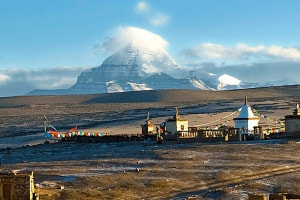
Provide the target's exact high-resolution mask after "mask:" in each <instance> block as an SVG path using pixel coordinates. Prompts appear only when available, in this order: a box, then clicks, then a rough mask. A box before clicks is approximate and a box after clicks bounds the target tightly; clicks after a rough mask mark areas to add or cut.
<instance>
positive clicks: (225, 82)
mask: <svg viewBox="0 0 300 200" xmlns="http://www.w3.org/2000/svg"><path fill="white" fill-rule="evenodd" d="M218 81H219V84H218V86H217V90H223V89H224V88H226V87H227V89H228V86H229V87H232V88H235V89H240V83H241V80H239V79H237V78H235V77H233V76H230V75H228V74H223V75H221V76H220V77H219V78H218Z"/></svg>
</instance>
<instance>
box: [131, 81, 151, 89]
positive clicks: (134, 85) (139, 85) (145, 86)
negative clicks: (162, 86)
mask: <svg viewBox="0 0 300 200" xmlns="http://www.w3.org/2000/svg"><path fill="white" fill-rule="evenodd" d="M127 83H128V84H129V85H130V86H131V87H132V89H133V90H134V91H141V90H153V89H152V88H150V87H148V86H147V85H146V84H144V83H142V84H138V83H132V82H127Z"/></svg>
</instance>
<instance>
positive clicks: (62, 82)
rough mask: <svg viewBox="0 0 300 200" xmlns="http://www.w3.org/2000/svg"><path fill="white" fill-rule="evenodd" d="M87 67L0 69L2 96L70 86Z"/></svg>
mask: <svg viewBox="0 0 300 200" xmlns="http://www.w3.org/2000/svg"><path fill="white" fill-rule="evenodd" d="M86 69H88V68H87V67H78V68H76V67H56V68H44V69H39V70H22V69H4V70H0V97H3V96H17V95H24V94H25V93H27V92H29V91H31V90H34V89H60V88H68V87H70V86H71V85H73V84H74V83H75V82H76V79H77V76H78V75H79V74H80V73H81V72H82V71H84V70H86Z"/></svg>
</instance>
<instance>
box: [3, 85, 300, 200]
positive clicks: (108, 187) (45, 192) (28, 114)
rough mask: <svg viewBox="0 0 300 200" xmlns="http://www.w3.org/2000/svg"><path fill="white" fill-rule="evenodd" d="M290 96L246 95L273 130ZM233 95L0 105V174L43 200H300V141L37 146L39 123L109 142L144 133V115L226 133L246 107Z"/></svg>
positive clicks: (292, 100)
mask: <svg viewBox="0 0 300 200" xmlns="http://www.w3.org/2000/svg"><path fill="white" fill-rule="evenodd" d="M296 89H297V90H295V91H296V92H295V91H294V90H293V88H292V89H291V88H288V91H290V93H291V94H289V96H285V95H284V94H283V93H278V91H277V90H274V89H273V88H271V89H270V90H268V91H266V90H263V91H260V92H258V91H256V90H249V91H247V92H246V93H248V94H252V95H253V96H254V95H256V96H255V98H254V97H253V98H249V104H250V105H251V106H252V107H253V108H254V109H256V110H257V111H259V113H261V114H263V115H266V116H268V117H269V118H263V117H261V118H260V119H261V120H260V125H268V126H277V125H275V122H276V121H278V120H279V121H282V120H283V119H284V116H285V115H289V114H292V111H293V109H294V108H295V104H296V102H297V101H298V100H297V96H296V97H294V96H293V95H294V94H297V95H298V96H299V94H298V92H297V91H298V86H297V87H296ZM273 90H274V91H273ZM280 91H282V92H283V91H285V92H286V91H287V88H280ZM172 92H173V91H172ZM238 92H239V93H238V94H245V91H238ZM232 93H233V92H230V91H229V93H228V94H227V96H226V98H225V97H223V96H222V94H223V93H217V95H215V94H214V93H212V94H210V96H205V95H203V96H201V97H199V95H200V93H199V92H198V91H197V93H195V94H194V96H193V98H194V99H189V101H188V102H185V101H183V100H180V101H179V100H178V102H176V101H175V100H174V99H172V101H171V102H169V101H165V100H164V101H161V102H132V103H130V102H126V103H106V102H100V103H97V102H98V101H100V100H101V98H102V97H101V98H100V97H98V96H97V95H96V96H79V97H76V96H67V97H63V96H61V97H16V98H2V99H1V98H0V111H1V112H0V125H1V129H0V158H1V168H2V169H3V170H20V171H33V172H34V176H35V189H36V192H38V193H39V194H40V199H41V200H50V199H51V200H53V199H54V200H55V199H56V200H67V199H68V200H71V199H72V200H79V199H80V200H81V199H87V200H92V199H228V200H229V199H245V200H246V199H248V194H249V193H263V194H268V193H281V192H283V193H294V194H300V184H299V182H300V157H299V155H300V139H299V140H297V139H296V140H295V139H294V140H287V139H276V140H275V139H272V140H261V141H255V142H251V141H246V142H237V143H226V142H221V143H214V144H204V143H186V144H184V143H174V142H168V143H163V144H160V145H158V144H157V143H156V142H155V141H139V142H116V143H72V142H69V143H60V142H52V143H50V144H43V142H44V137H43V135H42V132H43V115H44V114H45V115H47V117H48V119H49V120H50V121H51V123H52V124H53V125H55V127H57V128H58V129H59V130H67V129H68V128H71V127H72V126H74V125H75V124H76V125H78V128H79V129H80V130H83V131H97V132H102V133H108V134H121V133H124V134H132V133H133V134H136V133H141V127H140V125H141V124H143V123H144V122H145V119H146V117H147V113H148V112H150V117H151V119H152V122H153V123H155V124H159V123H161V122H163V121H164V120H165V119H166V118H168V117H170V116H171V115H173V114H174V111H175V107H178V108H179V114H180V115H181V116H182V117H184V118H186V119H188V120H189V125H190V126H200V125H204V124H205V125H207V124H208V123H209V126H212V127H216V126H218V125H219V124H226V125H228V126H232V125H233V121H232V118H233V117H235V116H234V115H232V116H231V117H232V118H231V120H228V119H229V118H226V120H225V121H224V120H223V121H222V120H219V119H222V118H224V117H225V116H228V115H229V114H231V113H232V112H234V111H236V110H237V109H238V108H239V107H240V106H241V105H242V104H243V98H244V96H243V95H242V96H239V97H237V95H236V94H235V95H232ZM172 94H173V93H172ZM262 94H265V95H269V96H268V97H263V98H262V97H261V96H262ZM218 95H219V96H218ZM170 97H171V96H165V97H164V99H170ZM99 98H100V100H99ZM180 98H183V97H180ZM210 98H213V99H214V100H209V99H210ZM231 98H232V99H231ZM108 99H109V98H108ZM116 99H117V97H116ZM101 101H104V100H103V99H102V100H101ZM211 122H213V123H211Z"/></svg>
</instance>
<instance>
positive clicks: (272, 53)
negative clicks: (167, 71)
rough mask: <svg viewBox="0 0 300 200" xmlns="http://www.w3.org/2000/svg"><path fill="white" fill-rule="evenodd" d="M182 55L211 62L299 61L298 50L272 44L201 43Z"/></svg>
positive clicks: (299, 52)
mask: <svg viewBox="0 0 300 200" xmlns="http://www.w3.org/2000/svg"><path fill="white" fill-rule="evenodd" d="M182 55H183V56H184V57H186V58H189V59H191V58H192V59H197V60H202V61H211V62H227V61H228V62H231V63H245V62H248V63H249V62H250V63H254V62H264V61H265V62H266V61H272V62H274V61H291V62H300V50H299V49H297V48H294V47H281V46H276V45H272V46H269V47H266V46H264V45H259V46H249V45H247V44H242V43H241V44H237V45H235V46H223V45H220V44H213V43H203V44H201V45H196V46H193V47H190V48H187V49H185V50H183V51H182Z"/></svg>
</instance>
